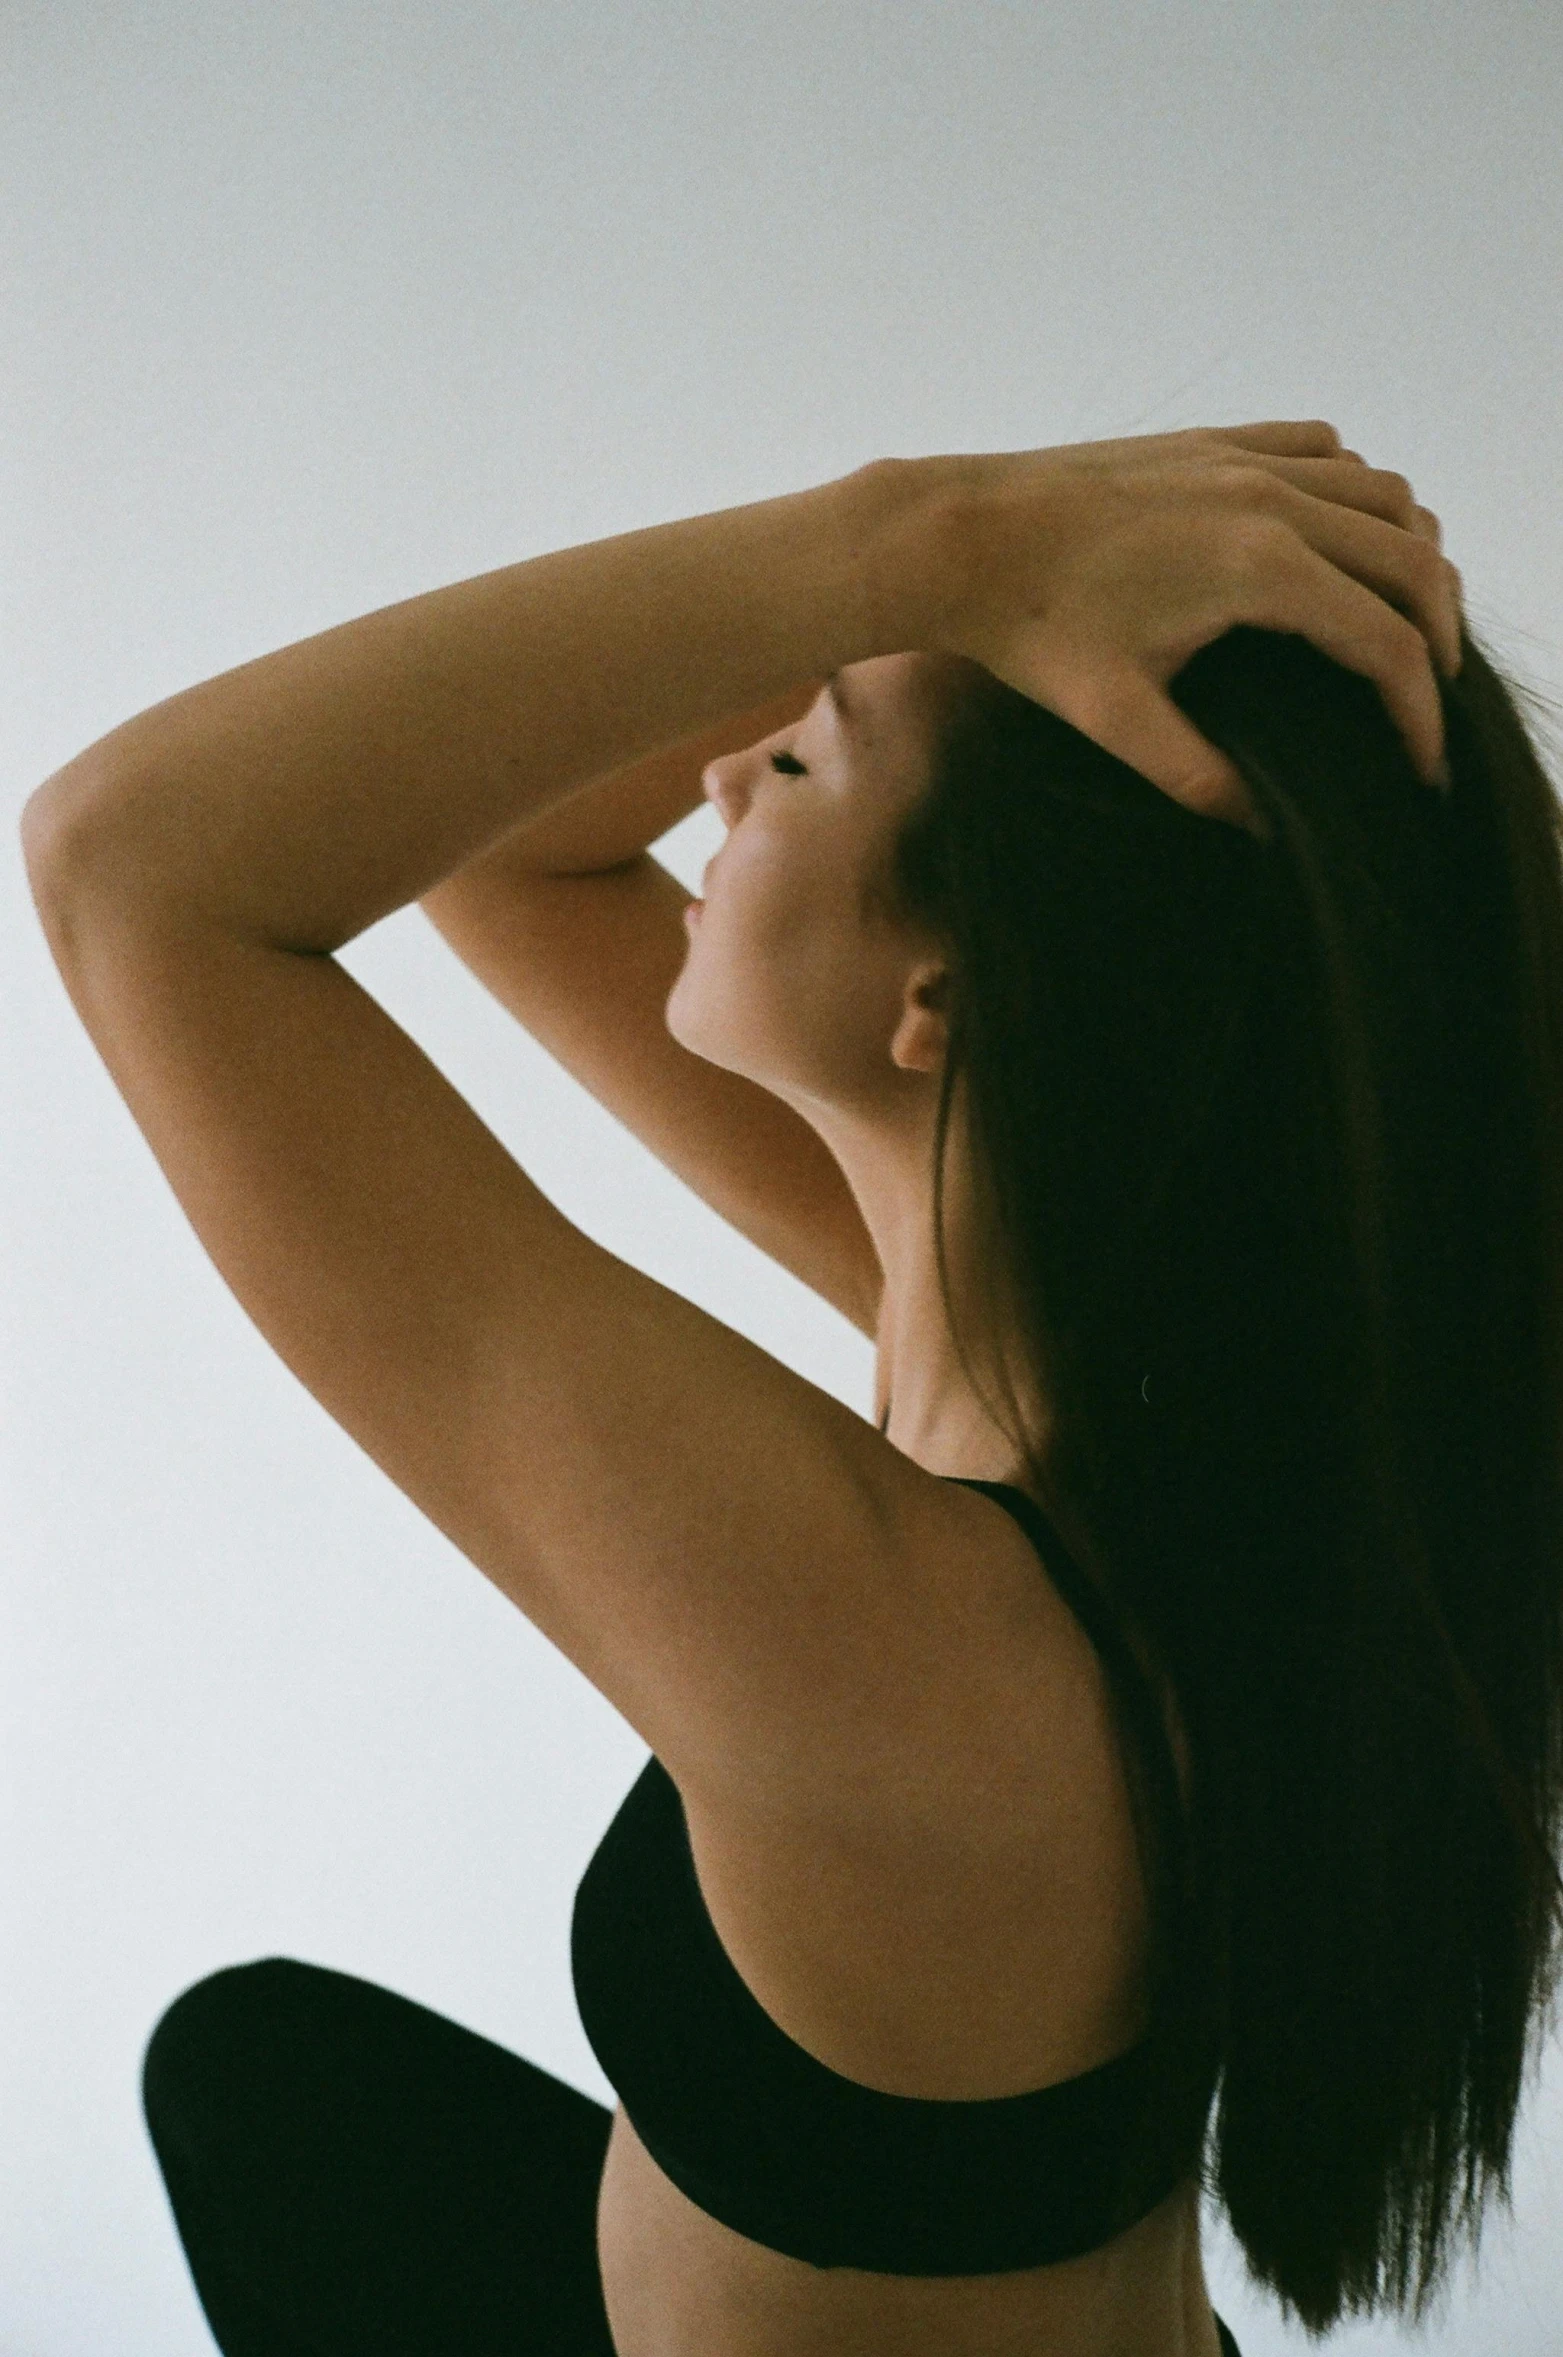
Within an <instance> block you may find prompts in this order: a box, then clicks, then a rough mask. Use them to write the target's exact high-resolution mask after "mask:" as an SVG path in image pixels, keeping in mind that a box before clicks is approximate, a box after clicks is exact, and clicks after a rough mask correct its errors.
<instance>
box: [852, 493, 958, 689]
mask: <svg viewBox="0 0 1563 2357" xmlns="http://www.w3.org/2000/svg"><path fill="white" fill-rule="evenodd" d="M961 486H962V477H961V473H960V461H959V460H958V459H955V458H947V457H934V458H877V459H872V460H870V461H869V462H868V464H867V465H865V466H861V467H859V468H857V469H856V470H855V471H854V472H853V473H852V474H850V475H844V476H843V477H842V478H841V479H840V482H839V483H836V484H833V485H831V489H832V490H833V491H835V492H839V493H840V494H841V495H842V501H843V528H844V530H845V531H846V532H847V533H848V534H849V535H850V536H851V538H852V545H853V547H854V549H855V550H856V551H857V554H858V568H857V570H858V577H859V580H860V582H861V594H862V598H863V611H862V618H861V628H860V633H859V635H860V638H861V642H862V644H863V647H864V650H865V653H866V654H871V655H898V654H904V653H909V652H912V651H914V650H920V651H927V652H933V651H936V650H938V649H939V648H941V647H942V646H943V645H944V644H945V633H946V630H947V628H948V624H949V619H950V616H951V614H952V612H953V610H954V606H955V603H956V599H957V596H958V594H959V586H960V570H959V566H960V553H961V546H962V536H961V530H960V514H961V507H962V498H963V494H962V487H961Z"/></svg>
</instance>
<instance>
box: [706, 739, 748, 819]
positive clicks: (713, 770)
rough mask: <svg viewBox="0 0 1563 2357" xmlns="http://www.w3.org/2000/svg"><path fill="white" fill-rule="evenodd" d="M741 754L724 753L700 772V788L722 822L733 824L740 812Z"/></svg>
mask: <svg viewBox="0 0 1563 2357" xmlns="http://www.w3.org/2000/svg"><path fill="white" fill-rule="evenodd" d="M739 762H740V756H739V755H737V754H733V753H724V754H723V755H722V756H721V758H720V760H717V761H708V762H707V763H706V765H705V768H704V769H703V770H702V771H701V772H700V789H701V792H702V793H703V794H704V795H705V798H706V800H707V801H708V802H709V803H710V804H711V805H712V806H713V808H714V809H715V810H716V812H717V813H718V815H719V816H720V818H721V819H722V822H723V824H724V825H726V826H729V827H730V826H731V825H732V823H733V820H734V819H735V817H736V816H737V814H738V807H739V793H740V786H739V778H740V774H741V773H740V767H739Z"/></svg>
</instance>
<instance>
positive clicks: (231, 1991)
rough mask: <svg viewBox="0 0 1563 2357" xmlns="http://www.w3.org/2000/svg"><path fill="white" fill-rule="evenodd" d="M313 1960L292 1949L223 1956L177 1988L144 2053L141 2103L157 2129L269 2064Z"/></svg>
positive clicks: (224, 2099) (226, 2097)
mask: <svg viewBox="0 0 1563 2357" xmlns="http://www.w3.org/2000/svg"><path fill="white" fill-rule="evenodd" d="M309 1971H310V1967H309V1966H308V1965H307V1964H300V1963H298V1962H297V1961H296V1960H295V1959H294V1958H293V1957H291V1956H261V1957H257V1958H256V1960H255V1961H254V1962H253V1963H251V1964H225V1965H224V1966H223V1967H222V1968H221V1970H220V1971H217V1972H212V1973H208V1974H207V1975H206V1977H205V1979H204V1980H198V1981H194V1982H192V1983H191V1985H190V1987H189V1988H187V1989H183V1990H181V1991H180V1993H179V1995H178V1996H177V1997H176V1998H175V1999H174V2001H173V2003H172V2004H171V2005H170V2006H169V2007H168V2008H167V2009H166V2011H165V2012H164V2013H163V2014H162V2015H160V2017H159V2019H158V2021H157V2023H156V2025H155V2026H154V2028H153V2031H152V2034H151V2036H150V2037H149V2038H148V2040H147V2043H146V2047H145V2049H144V2051H143V2054H142V2058H141V2108H142V2110H143V2112H144V2113H145V2115H146V2119H147V2124H148V2126H149V2127H151V2128H153V2129H154V2131H155V2130H156V2128H157V2127H158V2125H159V2124H160V2122H163V2121H165V2120H169V2119H172V2118H174V2117H177V2118H178V2119H179V2120H181V2121H182V2122H187V2121H189V2120H190V2119H191V2118H192V2116H193V2115H197V2114H199V2113H201V2112H202V2111H205V2110H208V2109H210V2108H212V2107H216V2108H217V2109H219V2110H222V2111H227V2110H229V2108H230V2107H231V2105H232V2102H233V2098H234V2095H235V2092H236V2088H237V2086H238V2085H242V2083H243V2081H244V2080H245V2079H246V2078H254V2077H255V2076H256V2075H257V2073H263V2072H264V2071H265V2070H266V2068H267V2060H268V2053H269V2051H270V2050H272V2049H274V2047H275V2042H276V2038H277V2034H278V2032H279V2030H280V2029H281V2028H282V2026H283V2024H284V2022H285V2019H286V2016H287V2013H288V2011H289V2010H290V2002H293V2001H296V1997H297V1993H298V1990H299V1987H300V1985H301V1984H302V1982H304V1981H306V1980H307V1978H308V1975H309Z"/></svg>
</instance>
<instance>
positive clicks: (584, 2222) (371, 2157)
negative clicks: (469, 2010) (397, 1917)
mask: <svg viewBox="0 0 1563 2357" xmlns="http://www.w3.org/2000/svg"><path fill="white" fill-rule="evenodd" d="M142 2104H143V2109H144V2111H145V2114H146V2120H147V2126H148V2129H149V2131H150V2134H151V2138H152V2144H153V2148H154V2150H155V2152H156V2154H157V2158H158V2163H159V2166H160V2167H161V2169H162V2172H163V2179H164V2183H165V2185H166V2186H167V2189H168V2196H169V2202H170V2205H171V2207H172V2209H173V2213H174V2220H175V2224H176V2225H177V2226H178V2229H179V2233H180V2238H181V2240H182V2242H183V2244H184V2248H185V2255H186V2258H187V2259H188V2261H189V2264H190V2271H191V2274H192V2276H193V2277H194V2280H195V2286H196V2290H197V2292H198V2293H199V2294H200V2298H201V2303H202V2306H203V2307H204V2308H205V2310H206V2314H207V2318H208V2321H209V2322H210V2324H211V2327H212V2330H213V2333H214V2334H215V2336H216V2338H217V2342H218V2345H219V2347H220V2348H221V2349H222V2350H223V2351H224V2352H225V2357H453V2352H456V2351H460V2352H461V2357H533V2353H534V2352H535V2353H536V2357H544V2353H545V2352H546V2353H547V2357H614V2352H613V2341H612V2336H611V2334H610V2333H609V2330H608V2319H607V2312H606V2310H605V2308H604V2306H603V2297H602V2281H601V2275H600V2272H599V2268H598V2264H597V2235H596V2221H597V2189H598V2183H599V2181H600V2179H601V2176H602V2166H603V2158H604V2155H605V2153H606V2150H607V2143H608V2132H609V2128H610V2126H611V2124H612V2123H611V2115H610V2114H609V2112H607V2111H606V2110H605V2109H604V2107H603V2106H602V2105H601V2104H600V2103H594V2102H593V2101H592V2099H591V2098H590V2097H589V2096H586V2095H583V2094H581V2093H580V2091H579V2089H577V2088H574V2087H569V2086H566V2085H565V2083H564V2082H563V2080H561V2079H556V2078H554V2077H553V2076H552V2075H551V2074H550V2073H549V2072H547V2071H544V2070H540V2069H539V2068H538V2067H537V2066H536V2065H535V2064H533V2063H529V2062H526V2061H525V2060H523V2059H522V2057H521V2056H520V2055H516V2054H511V2053H510V2052H508V2051H507V2050H506V2048H504V2047H502V2046H496V2045H494V2044H493V2043H492V2042H491V2041H490V2040H489V2039H487V2038H480V2037H478V2036H477V2035H476V2034H475V2033H474V2032H473V2031H471V2030H465V2029H462V2028H461V2027H460V2026H459V2025H458V2024H457V2023H455V2022H451V2021H447V2020H445V2018H444V2017H443V2016H442V2015H440V2014H437V2013H432V2012H430V2011H429V2010H428V2009H427V2008H426V2007H424V2006H421V2005H415V2004H414V2003H413V2002H412V2001H411V2000H410V1999H408V1998H406V1997H398V1996H396V1995H395V1994H393V1992H392V1991H390V1990H389V1989H381V1988H377V1987H376V1986H375V1985H374V1984H373V1983H372V1982H369V1981H362V1980H358V1979H355V1978H354V1977H353V1976H352V1975H351V1974H348V1973H342V1972H332V1971H329V1970H327V1969H326V1968H325V1967H323V1966H320V1965H309V1964H300V1963H296V1962H294V1961H293V1960H292V1959H291V1958H288V1957H267V1958H265V1959H263V1960H262V1961H260V1962H258V1963H255V1964H245V1965H234V1966H231V1967H229V1968H228V1969H227V1970H225V1971H222V1972H217V1973H213V1974H212V1975H211V1976H210V1977H209V1978H208V1979H206V1980H202V1981H198V1982H196V1984H195V1986H194V1987H193V1988H190V1989H187V1990H185V1992H184V1993H183V1995H182V1996H180V1997H178V1998H176V1999H175V2001H174V2003H173V2004H172V2005H171V2006H170V2007H169V2009H168V2011H167V2012H166V2013H165V2014H164V2015H163V2017H162V2019H161V2021H160V2022H159V2023H158V2025H157V2027H156V2029H155V2030H154V2031H153V2033H152V2037H151V2039H150V2041H149V2042H148V2046H147V2051H146V2056H145V2060H144V2063H143V2067H142Z"/></svg>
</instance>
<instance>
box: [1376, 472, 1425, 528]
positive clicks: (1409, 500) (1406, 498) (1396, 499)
mask: <svg viewBox="0 0 1563 2357" xmlns="http://www.w3.org/2000/svg"><path fill="white" fill-rule="evenodd" d="M1378 475H1379V481H1380V482H1381V483H1382V484H1383V486H1384V488H1385V490H1386V492H1387V493H1388V494H1389V497H1390V500H1391V502H1392V503H1393V505H1394V506H1395V508H1396V509H1397V510H1398V511H1399V513H1400V514H1401V515H1403V516H1414V515H1415V514H1416V512H1417V504H1416V493H1415V492H1414V491H1413V490H1412V488H1411V484H1410V481H1409V479H1408V477H1406V476H1405V475H1399V474H1396V473H1395V472H1394V471H1393V469H1392V468H1389V467H1380V469H1379V470H1378Z"/></svg>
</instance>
